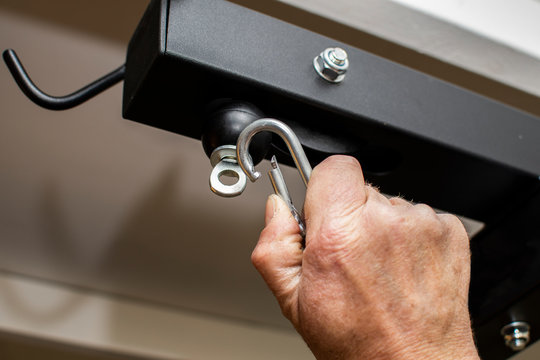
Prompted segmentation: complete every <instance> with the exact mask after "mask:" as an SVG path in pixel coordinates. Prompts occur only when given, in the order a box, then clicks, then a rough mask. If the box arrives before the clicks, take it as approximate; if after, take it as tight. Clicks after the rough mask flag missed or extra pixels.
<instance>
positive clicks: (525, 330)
mask: <svg viewBox="0 0 540 360" xmlns="http://www.w3.org/2000/svg"><path fill="white" fill-rule="evenodd" d="M501 335H502V336H503V337H504V343H505V344H506V346H508V347H509V348H510V349H512V350H514V351H520V350H523V349H525V347H526V346H527V344H528V343H529V340H530V326H529V324H527V323H526V322H524V321H514V322H512V323H510V324H508V325H505V326H504V327H503V328H502V329H501Z"/></svg>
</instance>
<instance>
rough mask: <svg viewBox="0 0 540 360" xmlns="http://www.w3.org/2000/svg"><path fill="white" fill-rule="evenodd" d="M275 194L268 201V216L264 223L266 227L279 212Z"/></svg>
mask: <svg viewBox="0 0 540 360" xmlns="http://www.w3.org/2000/svg"><path fill="white" fill-rule="evenodd" d="M276 196H277V195H275V194H272V195H270V196H269V197H268V200H267V201H266V215H265V218H264V222H265V224H266V225H268V223H269V222H270V221H271V220H272V219H273V218H274V216H276V214H277V212H278V204H277V201H276Z"/></svg>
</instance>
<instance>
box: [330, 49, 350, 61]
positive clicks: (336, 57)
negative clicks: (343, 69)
mask: <svg viewBox="0 0 540 360" xmlns="http://www.w3.org/2000/svg"><path fill="white" fill-rule="evenodd" d="M330 60H332V62H333V63H334V64H337V65H343V64H344V63H345V61H347V52H346V51H345V50H343V49H342V48H339V47H337V48H334V50H332V51H331V52H330Z"/></svg>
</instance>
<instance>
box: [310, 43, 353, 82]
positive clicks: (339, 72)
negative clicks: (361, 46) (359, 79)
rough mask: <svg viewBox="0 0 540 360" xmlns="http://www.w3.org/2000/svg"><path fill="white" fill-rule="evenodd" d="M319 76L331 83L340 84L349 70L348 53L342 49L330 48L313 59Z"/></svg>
mask: <svg viewBox="0 0 540 360" xmlns="http://www.w3.org/2000/svg"><path fill="white" fill-rule="evenodd" d="M313 67H314V68H315V71H316V72H317V74H319V76H320V77H322V78H323V79H325V80H327V81H329V82H331V83H340V82H342V81H343V79H345V73H346V72H347V70H348V69H349V59H348V56H347V52H346V51H345V50H343V49H342V48H339V47H335V48H328V49H326V50H324V51H323V52H322V53H320V54H319V55H318V56H317V57H315V59H313Z"/></svg>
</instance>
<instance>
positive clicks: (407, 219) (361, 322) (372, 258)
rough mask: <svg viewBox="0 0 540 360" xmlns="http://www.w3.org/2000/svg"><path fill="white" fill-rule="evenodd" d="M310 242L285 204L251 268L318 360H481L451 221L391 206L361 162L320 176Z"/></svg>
mask: <svg viewBox="0 0 540 360" xmlns="http://www.w3.org/2000/svg"><path fill="white" fill-rule="evenodd" d="M304 209H305V216H306V227H307V234H306V242H305V249H302V245H301V243H302V238H301V236H300V233H299V229H298V225H297V223H296V222H295V220H294V219H293V217H292V215H291V214H290V211H289V209H288V207H287V206H286V205H285V203H284V202H283V201H282V200H281V199H280V198H279V197H277V196H275V195H272V196H270V198H269V200H268V203H267V206H266V227H265V229H264V230H263V231H262V233H261V237H260V239H259V242H258V244H257V246H256V248H255V250H254V251H253V254H252V261H253V264H254V265H255V267H256V268H257V270H258V271H259V272H260V273H261V275H262V277H263V278H264V280H265V281H266V283H267V284H268V286H269V287H270V289H271V291H272V292H273V293H274V295H275V296H276V298H277V300H278V302H279V305H280V307H281V310H282V312H283V314H284V315H285V316H286V317H287V318H288V319H289V320H290V321H291V322H292V324H293V325H294V327H295V328H296V330H297V331H298V332H299V333H300V335H302V337H303V338H304V340H305V341H306V343H307V344H308V346H309V347H310V349H311V351H312V352H313V353H314V355H315V356H316V357H317V359H478V355H477V352H476V348H475V346H474V342H473V338H472V331H471V326H470V320H469V312H468V307H467V297H468V288H469V278H470V250H469V239H468V237H467V234H466V233H465V230H464V228H463V225H462V224H461V222H460V221H459V220H458V219H457V218H456V217H455V216H453V215H448V214H436V213H435V212H434V211H433V210H432V209H431V208H430V207H428V206H427V205H412V204H411V203H409V202H406V201H405V200H403V199H401V198H392V199H387V198H386V197H384V196H383V195H381V194H380V193H379V192H378V191H377V190H375V189H374V188H372V187H370V186H366V185H364V178H363V174H362V170H361V168H360V165H359V164H358V162H357V161H356V160H355V159H353V158H351V157H345V156H333V157H330V158H328V159H326V160H325V161H324V162H322V163H321V164H320V165H318V166H317V167H316V168H315V169H314V170H313V173H312V176H311V179H310V182H309V186H308V189H307V194H306V201H305V207H304Z"/></svg>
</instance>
